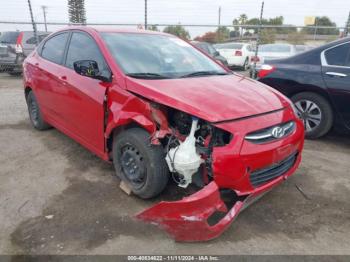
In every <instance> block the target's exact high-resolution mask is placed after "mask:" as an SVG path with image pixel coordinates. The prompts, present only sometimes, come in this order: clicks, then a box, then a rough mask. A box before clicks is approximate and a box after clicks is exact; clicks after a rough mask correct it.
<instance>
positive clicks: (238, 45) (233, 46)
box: [215, 43, 243, 49]
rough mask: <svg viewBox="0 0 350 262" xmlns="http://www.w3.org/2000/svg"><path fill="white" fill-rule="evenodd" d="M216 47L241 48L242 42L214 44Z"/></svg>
mask: <svg viewBox="0 0 350 262" xmlns="http://www.w3.org/2000/svg"><path fill="white" fill-rule="evenodd" d="M215 47H216V49H242V47H243V44H234V43H227V44H219V45H216V46H215Z"/></svg>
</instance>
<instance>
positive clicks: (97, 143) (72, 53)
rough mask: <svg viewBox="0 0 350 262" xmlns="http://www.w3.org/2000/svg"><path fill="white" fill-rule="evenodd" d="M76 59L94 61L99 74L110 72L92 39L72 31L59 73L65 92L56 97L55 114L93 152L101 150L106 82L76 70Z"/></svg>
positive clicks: (101, 151)
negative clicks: (56, 109) (61, 118)
mask: <svg viewBox="0 0 350 262" xmlns="http://www.w3.org/2000/svg"><path fill="white" fill-rule="evenodd" d="M79 60H94V61H96V62H97V64H98V67H99V69H100V71H101V74H102V75H104V76H106V77H108V76H110V75H111V71H110V70H109V68H108V66H107V63H106V62H105V60H104V57H103V55H102V53H101V51H100V49H99V47H98V45H97V43H96V42H95V40H94V39H93V38H92V37H91V36H90V35H89V34H87V33H85V32H82V31H73V32H72V33H71V37H70V40H69V44H68V47H67V51H66V59H65V62H64V69H63V71H62V72H61V74H62V76H61V81H62V85H63V86H64V89H65V92H64V93H63V95H62V96H61V97H60V101H59V103H60V105H59V106H58V108H59V110H60V112H59V113H60V115H61V116H62V117H63V121H64V123H65V126H67V127H69V130H70V131H71V132H73V134H72V135H73V136H74V137H75V138H76V139H77V140H78V141H79V142H80V143H82V144H83V145H85V146H87V147H88V148H90V149H91V150H93V151H94V152H98V153H103V152H104V149H105V148H104V147H105V144H104V141H105V140H104V120H105V118H104V114H105V109H104V101H105V95H106V91H107V88H108V87H109V83H106V82H102V81H101V80H97V79H93V78H90V77H86V76H82V75H79V74H78V73H76V72H75V71H74V68H73V63H74V62H76V61H79Z"/></svg>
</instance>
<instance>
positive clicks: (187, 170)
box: [165, 118, 203, 188]
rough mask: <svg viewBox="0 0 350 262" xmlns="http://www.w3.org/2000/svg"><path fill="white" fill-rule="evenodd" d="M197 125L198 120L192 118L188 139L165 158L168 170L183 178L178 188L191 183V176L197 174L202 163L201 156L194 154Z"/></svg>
mask: <svg viewBox="0 0 350 262" xmlns="http://www.w3.org/2000/svg"><path fill="white" fill-rule="evenodd" d="M197 125H198V119H197V118H194V119H193V120H192V127H191V132H190V134H189V135H188V137H186V139H185V141H184V142H182V143H181V144H180V145H179V146H177V147H175V148H172V149H170V150H169V152H168V154H167V156H166V158H165V159H166V161H167V164H168V166H169V170H170V171H171V172H177V173H178V174H180V175H182V176H183V183H181V184H179V186H180V187H184V188H186V187H187V186H188V185H189V184H190V183H191V182H192V175H193V174H194V173H196V172H197V170H198V168H199V166H200V165H201V163H202V162H203V159H202V158H201V156H200V155H199V154H198V153H197V152H196V138H195V136H194V133H195V132H196V130H197Z"/></svg>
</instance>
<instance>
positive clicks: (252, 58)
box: [250, 56, 260, 63]
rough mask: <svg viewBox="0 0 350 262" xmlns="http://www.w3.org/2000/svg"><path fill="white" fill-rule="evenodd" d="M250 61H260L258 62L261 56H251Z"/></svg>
mask: <svg viewBox="0 0 350 262" xmlns="http://www.w3.org/2000/svg"><path fill="white" fill-rule="evenodd" d="M250 61H251V62H253V63H254V62H256V63H258V62H260V58H259V57H258V56H252V57H251V58H250Z"/></svg>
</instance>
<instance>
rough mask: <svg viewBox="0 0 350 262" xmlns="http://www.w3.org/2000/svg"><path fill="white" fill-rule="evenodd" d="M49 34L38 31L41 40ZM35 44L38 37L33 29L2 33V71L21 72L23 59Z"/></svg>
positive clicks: (0, 69)
mask: <svg viewBox="0 0 350 262" xmlns="http://www.w3.org/2000/svg"><path fill="white" fill-rule="evenodd" d="M48 35H49V33H48V32H38V37H39V42H41V41H42V40H43V39H44V38H45V37H46V36H48ZM35 46H36V38H35V37H34V33H33V32H31V31H12V32H3V33H2V34H1V35H0V71H4V72H7V73H9V74H11V75H18V74H21V73H22V63H23V60H24V59H25V58H26V57H27V56H28V55H29V54H30V53H31V52H32V51H33V50H34V48H35Z"/></svg>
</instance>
